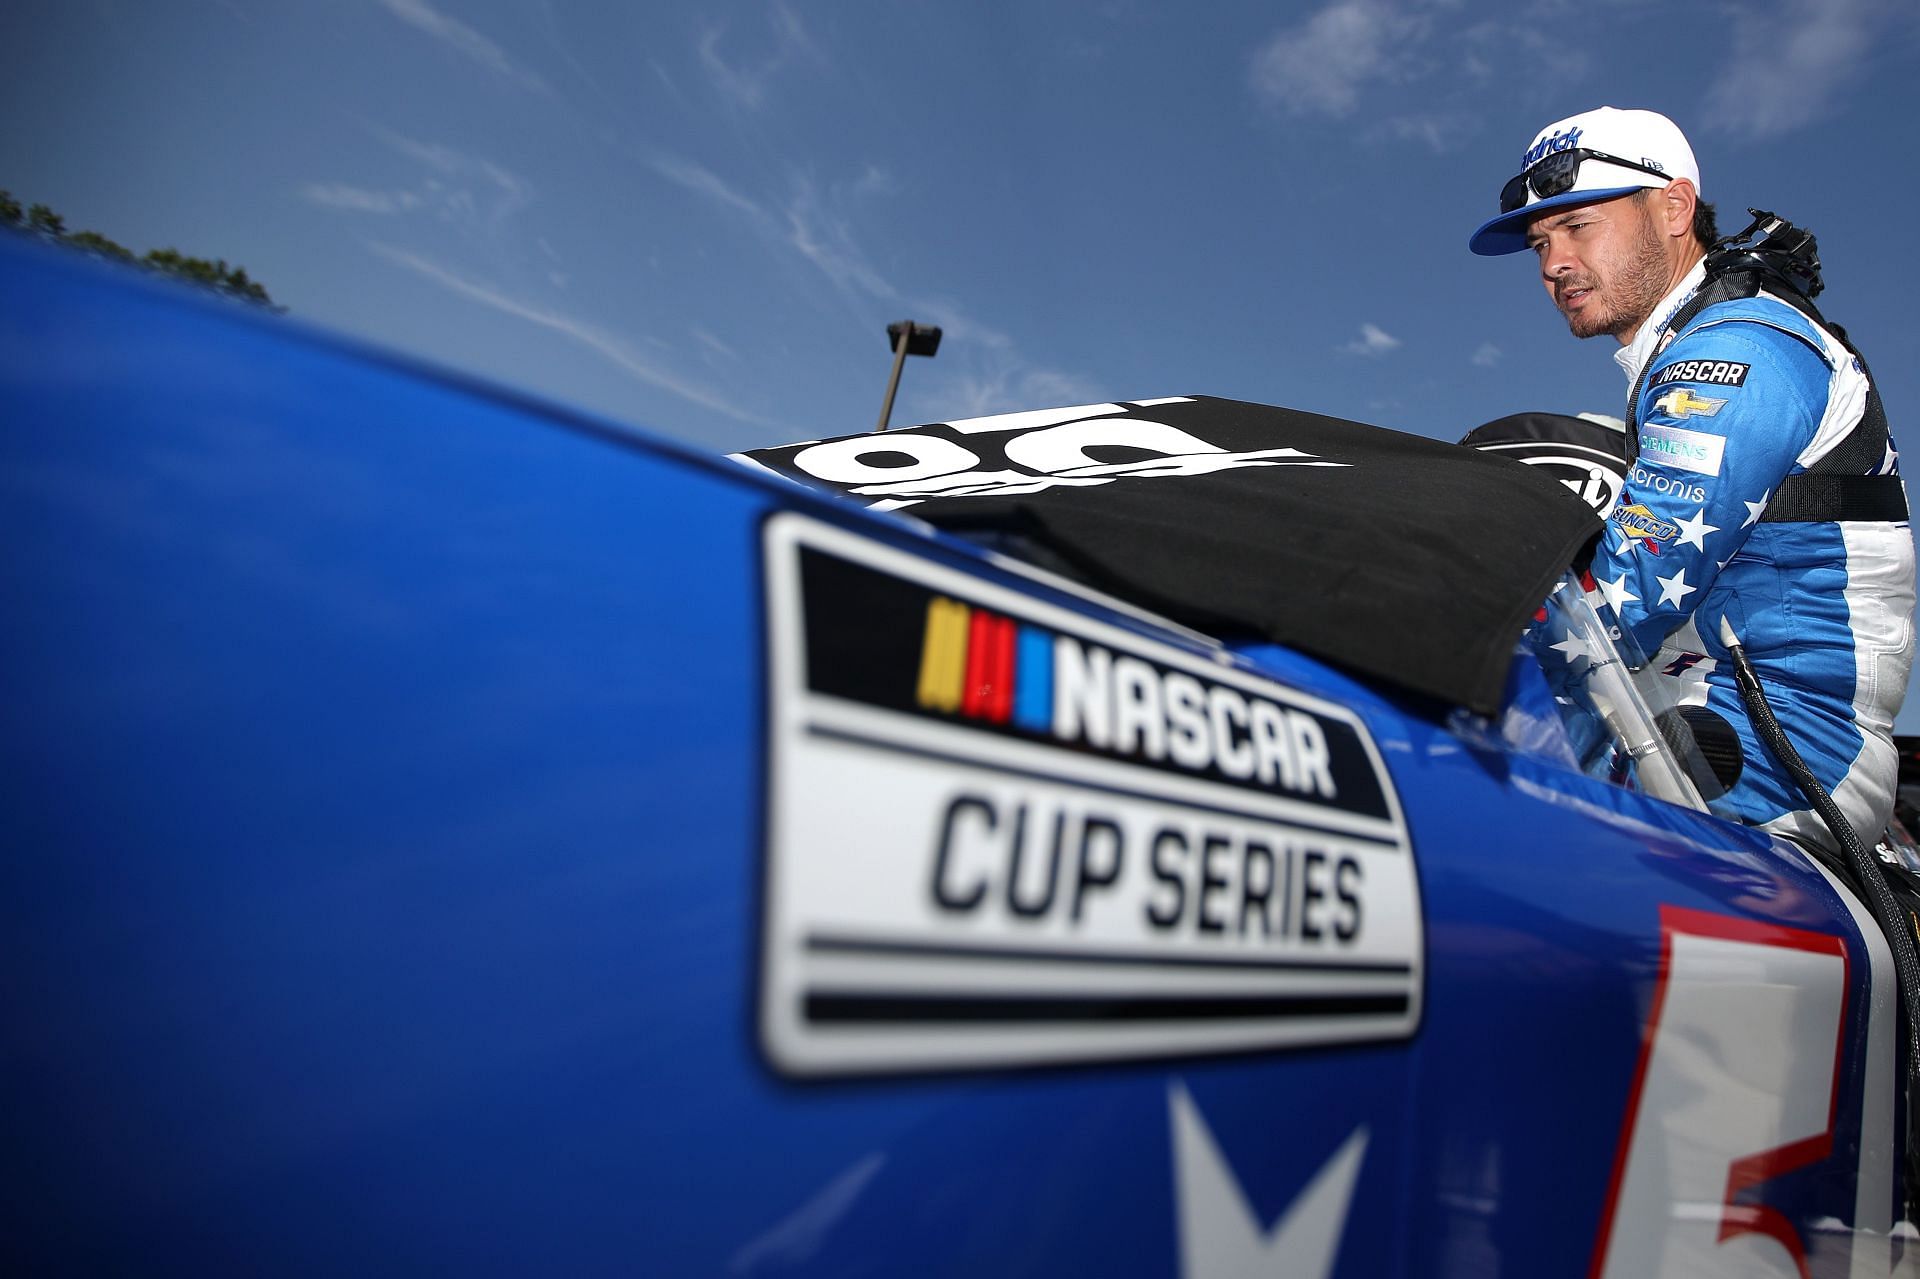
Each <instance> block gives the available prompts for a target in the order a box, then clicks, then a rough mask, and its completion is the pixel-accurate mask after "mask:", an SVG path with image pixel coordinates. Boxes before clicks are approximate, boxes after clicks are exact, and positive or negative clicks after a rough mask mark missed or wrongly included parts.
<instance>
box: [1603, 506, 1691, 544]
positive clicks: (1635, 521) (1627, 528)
mask: <svg viewBox="0 0 1920 1279" xmlns="http://www.w3.org/2000/svg"><path fill="white" fill-rule="evenodd" d="M1609 518H1610V519H1611V520H1612V521H1613V523H1614V524H1615V525H1617V526H1618V527H1619V529H1620V531H1621V532H1623V533H1625V534H1626V535H1627V536H1628V537H1629V538H1633V539H1636V540H1638V541H1643V542H1646V543H1647V549H1648V550H1649V551H1652V552H1653V553H1654V554H1656V555H1657V554H1659V553H1660V548H1659V546H1658V545H1655V543H1659V542H1671V541H1672V540H1673V538H1674V534H1676V533H1678V532H1679V531H1680V526H1679V525H1677V524H1675V523H1674V522H1673V521H1672V520H1663V519H1661V518H1660V517H1659V516H1658V515H1655V514H1654V513H1653V512H1652V511H1650V510H1648V509H1647V508H1646V507H1645V506H1642V505H1641V504H1640V503H1638V502H1635V503H1634V504H1633V505H1631V506H1622V507H1617V508H1615V510H1614V512H1613V514H1612V515H1611V516H1610V517H1609Z"/></svg>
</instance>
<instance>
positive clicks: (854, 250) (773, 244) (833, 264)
mask: <svg viewBox="0 0 1920 1279" xmlns="http://www.w3.org/2000/svg"><path fill="white" fill-rule="evenodd" d="M645 159H646V163H647V164H648V165H649V166H650V167H651V168H652V169H653V171H654V172H655V173H657V174H659V175H660V176H661V177H663V178H665V179H666V180H667V181H669V182H672V183H673V184H674V185H676V186H679V187H682V188H683V189H685V190H687V191H691V192H693V193H694V194H696V195H698V196H700V197H701V198H703V199H705V200H707V201H709V202H711V203H712V204H714V205H716V206H718V207H719V208H720V209H722V210H724V211H726V212H728V213H730V214H734V215H737V216H738V217H739V218H740V219H741V221H742V222H743V223H744V224H745V225H746V226H747V227H748V228H749V229H750V230H751V231H752V232H753V233H754V234H755V235H756V236H758V237H759V238H760V239H761V240H762V241H763V242H764V243H766V244H767V246H768V247H769V249H770V250H772V251H773V252H774V253H775V254H777V255H779V256H782V257H785V258H787V259H788V260H789V261H795V260H797V261H799V262H801V263H804V264H806V265H807V266H809V267H811V268H812V269H813V270H814V271H816V272H818V273H819V274H820V275H821V276H822V277H824V278H825V279H826V280H827V282H828V283H830V284H831V285H832V286H833V288H834V291H835V293H837V294H838V295H839V296H840V297H841V298H843V299H845V300H846V302H847V303H848V304H849V305H850V306H851V307H852V308H853V309H854V310H855V311H857V312H858V313H860V314H861V315H863V316H867V317H868V318H871V313H872V312H873V311H874V310H875V307H874V304H875V303H876V302H878V303H885V304H887V306H888V307H889V308H897V309H898V310H900V311H902V312H910V313H911V315H912V318H913V319H916V320H919V321H921V322H923V323H928V324H937V325H939V326H940V327H941V329H942V330H944V332H945V345H943V346H942V347H941V349H940V357H939V359H938V360H936V361H935V364H936V365H937V368H935V369H933V370H929V371H927V372H926V373H925V374H924V375H916V385H917V386H928V387H930V388H931V390H929V391H927V392H925V393H916V394H915V396H914V402H915V403H917V404H919V405H920V406H922V410H921V411H928V406H932V410H936V411H938V412H939V413H940V414H942V415H943V416H946V417H978V416H982V415H984V414H987V413H994V412H1004V411H1006V410H1008V409H1015V408H1032V407H1033V406H1034V405H1036V404H1070V403H1076V402H1081V401H1085V400H1090V399H1098V398H1099V393H1098V392H1097V391H1096V390H1095V389H1093V388H1092V387H1091V384H1090V383H1088V382H1087V381H1086V379H1084V378H1081V377H1079V376H1077V375H1074V374H1071V373H1065V372H1062V371H1060V370H1057V369H1051V368H1046V367H1043V366H1041V365H1038V364H1035V363H1034V362H1033V361H1031V360H1028V359H1026V358H1025V357H1024V356H1022V355H1021V353H1020V351H1019V349H1018V346H1017V344H1016V343H1015V342H1014V340H1013V338H1012V337H1011V336H1009V335H1008V334H1006V333H1005V332H1003V331H1001V330H999V329H997V328H994V327H993V326H991V325H988V324H983V323H981V322H980V321H978V320H976V319H974V318H973V317H972V316H971V315H969V314H968V313H967V312H966V310H965V309H964V308H963V307H961V306H959V305H958V304H956V303H954V302H951V301H948V300H946V299H943V298H939V297H933V296H928V295H926V294H924V293H918V292H910V291H908V290H904V289H902V288H900V287H899V286H898V285H896V284H895V283H894V281H893V280H892V279H891V278H890V277H889V276H888V275H887V274H886V273H885V272H884V271H882V270H881V269H880V268H879V267H878V266H877V265H875V263H874V261H873V259H872V257H871V256H870V255H869V254H868V252H867V250H866V248H865V247H864V245H863V243H862V237H861V235H860V233H859V231H858V229H857V226H856V223H857V221H858V220H859V210H861V209H862V208H864V207H867V206H868V205H869V203H870V202H871V201H872V200H874V199H876V198H879V197H882V196H885V195H888V194H890V193H891V192H892V191H893V181H892V179H891V178H890V177H889V176H888V175H887V173H886V172H885V171H884V170H881V169H879V168H876V167H875V166H872V165H868V166H866V167H865V168H863V169H862V170H861V171H860V172H859V173H858V174H857V175H855V176H854V177H853V178H852V179H850V180H848V181H844V182H832V183H822V182H820V181H819V180H817V179H816V178H815V177H813V176H812V175H810V174H808V173H805V172H802V171H800V170H797V169H794V170H789V171H788V173H787V192H786V194H785V196H784V198H782V199H779V200H777V201H772V202H768V203H762V202H760V201H758V200H755V199H753V198H752V197H750V196H748V195H746V194H744V193H742V192H741V191H740V189H739V188H738V187H736V186H734V185H733V184H732V183H729V182H728V181H726V180H725V179H723V178H722V177H720V175H718V174H716V173H714V172H713V171H712V170H710V169H708V168H706V167H705V166H704V165H701V164H698V163H696V162H694V161H692V160H688V159H686V158H684V157H681V156H675V155H671V154H667V153H664V152H654V153H652V154H650V155H648V156H646V157H645ZM886 318H889V319H892V318H895V317H894V316H892V315H888V316H887V317H886ZM694 336H695V338H696V339H697V340H698V339H701V338H702V335H701V334H700V333H698V332H696V333H695V335H694Z"/></svg>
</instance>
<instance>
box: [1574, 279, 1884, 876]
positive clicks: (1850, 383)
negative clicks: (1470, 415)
mask: <svg viewBox="0 0 1920 1279" xmlns="http://www.w3.org/2000/svg"><path fill="white" fill-rule="evenodd" d="M1704 280H1705V269H1704V264H1700V265H1696V266H1695V267H1694V269H1693V272H1692V274H1690V275H1689V276H1688V277H1687V278H1686V279H1685V280H1683V281H1682V282H1681V283H1680V285H1679V286H1678V287H1676V289H1675V290H1674V291H1673V292H1672V293H1671V294H1669V295H1668V296H1667V297H1666V298H1665V299H1663V300H1662V302H1661V303H1660V305H1659V306H1658V307H1656V308H1655V310H1654V312H1653V314H1652V316H1650V317H1649V318H1648V320H1647V322H1646V324H1644V325H1643V326H1642V327H1641V329H1640V331H1639V332H1638V333H1637V334H1635V336H1634V340H1633V342H1632V343H1631V344H1629V345H1628V346H1626V347H1625V348H1623V349H1622V350H1621V351H1620V352H1619V353H1617V354H1616V356H1615V359H1616V360H1618V361H1619V362H1620V364H1621V366H1622V367H1623V368H1624V369H1625V370H1626V372H1627V376H1628V379H1629V380H1630V381H1631V382H1634V383H1635V384H1636V385H1637V386H1638V388H1639V391H1638V394H1637V396H1636V397H1635V398H1634V402H1633V403H1631V404H1630V405H1629V406H1628V408H1629V412H1630V417H1629V422H1630V423H1632V424H1637V440H1636V441H1635V442H1637V444H1638V456H1637V457H1636V458H1635V459H1634V462H1633V464H1632V466H1631V467H1630V468H1629V470H1628V474H1627V482H1626V487H1625V489H1624V490H1623V491H1622V492H1621V495H1620V499H1619V501H1618V502H1617V503H1616V504H1615V506H1614V508H1613V511H1612V513H1611V514H1610V515H1609V516H1608V519H1607V531H1606V533H1605V535H1604V536H1603V537H1602V538H1601V543H1600V548H1599V550H1598V551H1597V552H1596V555H1595V559H1594V564H1593V575H1594V577H1595V579H1596V580H1597V581H1598V582H1599V584H1600V586H1601V588H1602V589H1603V590H1605V591H1606V593H1607V596H1608V599H1609V601H1610V602H1611V603H1612V604H1613V606H1614V609H1615V611H1616V612H1617V613H1618V615H1619V617H1620V620H1621V623H1622V624H1623V626H1625V627H1626V628H1627V630H1629V631H1630V632H1631V633H1632V635H1633V638H1634V639H1635V640H1636V641H1638V643H1639V646H1640V648H1641V650H1642V651H1643V652H1645V653H1648V654H1652V655H1653V656H1652V659H1651V662H1650V669H1652V670H1654V671H1656V672H1658V675H1659V676H1660V677H1661V678H1662V679H1664V680H1668V681H1671V685H1670V687H1669V691H1670V692H1671V693H1672V694H1673V699H1674V701H1675V702H1677V703H1678V704H1680V705H1683V706H1701V705H1704V706H1705V707H1707V708H1708V709H1709V710H1711V711H1713V712H1715V713H1716V714H1718V715H1719V716H1721V717H1722V718H1723V719H1725V720H1726V721H1727V722H1728V723H1729V724H1731V725H1733V727H1734V729H1735V731H1736V732H1737V734H1738V736H1739V741H1740V749H1741V754H1742V756H1743V763H1744V767H1743V771H1742V773H1741V776H1740V778H1739V780H1738V782H1737V783H1736V784H1735V785H1734V786H1733V788H1732V789H1731V790H1729V791H1728V792H1727V793H1726V794H1725V795H1724V796H1721V797H1719V798H1718V799H1715V800H1713V801H1712V802H1711V807H1712V808H1713V809H1714V811H1716V812H1718V813H1720V814H1721V815H1722V816H1726V817H1731V818H1734V819H1736V820H1739V821H1744V822H1748V823H1752V824H1755V825H1765V826H1767V827H1769V828H1770V829H1773V830H1776V831H1779V832H1781V833H1784V834H1792V835H1797V836H1800V837H1803V838H1807V839H1811V840H1813V841H1815V842H1818V843H1821V844H1825V845H1828V846H1832V845H1833V843H1834V841H1833V837H1832V836H1831V835H1830V834H1829V833H1828V832H1827V829H1826V827H1825V824H1824V823H1822V822H1821V821H1820V819H1819V818H1818V816H1817V815H1815V814H1814V813H1812V812H1811V811H1807V809H1806V803H1805V801H1804V800H1803V799H1802V798H1801V796H1800V794H1799V792H1798V790H1797V789H1796V788H1795V786H1794V784H1793V780H1792V778H1791V776H1790V775H1789V774H1788V773H1787V770H1786V768H1785V767H1784V766H1783V765H1782V764H1781V763H1780V762H1779V761H1778V760H1777V759H1776V758H1775V757H1774V754H1773V752H1772V751H1771V750H1769V749H1768V748H1767V746H1766V745H1765V744H1764V743H1763V742H1761V741H1760V740H1759V738H1758V736H1757V734H1756V733H1755V731H1754V729H1753V726H1752V724H1751V723H1750V722H1749V720H1748V718H1747V714H1746V711H1745V710H1744V708H1743V707H1742V705H1741V702H1740V696H1739V693H1738V691H1737V689H1736V688H1735V685H1734V678H1733V667H1732V663H1731V661H1730V660H1729V659H1728V657H1727V652H1726V648H1725V646H1724V645H1723V644H1722V642H1721V638H1720V621H1721V618H1722V617H1725V618H1727V619H1729V620H1730V621H1731V622H1732V624H1733V628H1734V631H1735V632H1736V633H1737V635H1738V636H1739V638H1740V640H1741V642H1742V643H1743V644H1744V645H1745V647H1746V650H1747V654H1748V657H1749V658H1750V659H1751V661H1752V662H1753V665H1754V667H1755V670H1756V672H1757V674H1758V675H1759V677H1760V681H1761V684H1762V685H1763V686H1764V687H1765V688H1766V690H1767V695H1768V699H1769V700H1770V701H1771V703H1772V705H1773V708H1774V713H1775V714H1776V715H1777V716H1778V718H1779V720H1780V723H1781V725H1782V727H1783V728H1784V729H1785V730H1786V732H1787V735H1788V737H1789V738H1791V739H1792V741H1793V744H1794V746H1795V747H1796V748H1797V749H1798V750H1799V752H1800V755H1801V757H1802V758H1803V759H1804V760H1805V761H1806V762H1807V764H1808V766H1809V767H1810V768H1811V769H1812V770H1813V773H1814V775H1815V776H1816V777H1818V778H1819V779H1820V781H1821V782H1822V784H1823V785H1825V786H1826V787H1827V788H1828V790H1829V791H1831V792H1832V793H1833V796H1834V799H1835V800H1836V801H1837V802H1838V804H1839V806H1840V809H1841V811H1842V812H1843V813H1845V814H1846V816H1847V819H1848V821H1850V822H1851V823H1852V824H1853V825H1854V828H1855V829H1856V830H1857V831H1858V832H1859V834H1860V836H1861V838H1862V839H1863V840H1864V841H1865V842H1867V843H1868V844H1869V845H1871V843H1872V842H1873V840H1874V838H1875V837H1876V836H1877V835H1878V834H1879V832H1880V830H1881V829H1882V828H1883V827H1884V826H1885V825H1886V821H1887V816H1888V813H1889V812H1890V811H1891V809H1892V805H1893V794H1894V785H1895V781H1896V775H1897V772H1898V767H1897V759H1896V756H1895V752H1894V747H1893V740H1892V729H1893V718H1894V715H1895V714H1896V712H1898V710H1899V709H1900V703H1901V701H1902V699H1903V698H1904V697H1905V694H1906V687H1907V676H1908V672H1909V668H1910V667H1911V666H1912V661H1913V627H1912V613H1913V605H1914V549H1913V539H1912V536H1911V534H1910V532H1909V529H1908V525H1907V523H1906V517H1905V505H1904V500H1903V499H1902V498H1901V494H1900V493H1899V491H1898V486H1899V481H1898V480H1897V479H1895V480H1891V481H1876V482H1874V483H1875V484H1877V486H1878V489H1879V491H1880V493H1881V495H1882V496H1887V495H1888V494H1887V492H1886V490H1887V488H1888V486H1889V485H1891V486H1892V488H1893V490H1894V491H1893V492H1892V493H1891V497H1892V499H1893V502H1894V504H1897V505H1898V507H1899V510H1898V512H1897V514H1895V516H1894V517H1893V518H1886V517H1884V515H1885V514H1887V513H1883V517H1882V518H1873V519H1855V518H1847V519H1834V518H1806V516H1805V515H1804V513H1802V514H1801V515H1800V517H1799V518H1797V519H1794V520H1792V522H1781V521H1782V520H1783V518H1784V517H1785V516H1792V515H1794V514H1795V511H1794V510H1793V509H1792V507H1793V506H1794V505H1795V504H1796V503H1797V504H1798V505H1800V506H1801V507H1802V508H1804V506H1805V504H1804V501H1802V500H1801V495H1804V493H1805V492H1807V491H1808V490H1809V489H1810V488H1816V487H1817V484H1816V485H1810V484H1809V483H1808V482H1806V481H1797V482H1796V483H1795V484H1790V485H1787V490H1788V491H1790V492H1793V493H1794V494H1795V495H1796V503H1787V502H1780V503H1776V504H1775V507H1776V509H1775V510H1774V511H1773V513H1772V518H1769V504H1770V503H1771V502H1774V499H1775V498H1776V496H1777V495H1780V494H1781V493H1782V492H1783V489H1782V482H1783V481H1785V480H1787V478H1788V477H1789V476H1793V475H1798V474H1802V473H1804V472H1806V471H1807V470H1808V469H1809V468H1810V467H1818V466H1819V465H1820V463H1821V461H1822V459H1823V458H1826V457H1827V456H1828V455H1829V454H1832V453H1834V451H1835V449H1836V448H1838V447H1840V446H1841V445H1842V443H1843V441H1846V440H1847V439H1848V437H1849V436H1850V435H1852V434H1853V432H1854V430H1855V428H1856V427H1857V426H1858V425H1859V424H1860V423H1861V421H1862V417H1863V414H1864V413H1866V410H1867V404H1868V378H1867V373H1866V370H1865V368H1864V367H1863V365H1862V364H1861V362H1860V360H1859V359H1857V358H1856V357H1855V356H1854V355H1853V353H1852V352H1851V351H1850V350H1849V349H1848V348H1847V347H1846V346H1845V345H1844V344H1843V343H1842V342H1841V341H1840V340H1839V339H1838V338H1837V337H1835V336H1834V335H1833V334H1832V333H1830V332H1828V331H1827V330H1826V329H1825V328H1823V327H1821V326H1820V325H1818V324H1816V323H1814V321H1813V320H1812V319H1810V318H1809V317H1808V316H1806V315H1804V314H1802V313H1801V311H1799V310H1798V309H1796V308H1795V307H1793V306H1792V305H1790V304H1788V303H1787V302H1785V301H1783V300H1781V299H1780V298H1778V297H1774V296H1771V295H1770V294H1768V293H1766V292H1764V291H1762V292H1759V293H1757V294H1755V295H1754V296H1751V297H1745V298H1738V299H1733V300H1727V301H1720V302H1715V303H1713V304H1711V305H1708V306H1706V307H1705V308H1704V309H1702V310H1699V311H1698V313H1697V314H1695V315H1693V316H1692V317H1691V318H1690V319H1686V320H1685V322H1684V324H1682V325H1681V326H1679V331H1678V332H1668V330H1669V328H1670V327H1671V325H1670V321H1671V320H1672V319H1673V317H1674V316H1675V315H1676V313H1678V312H1680V311H1681V310H1682V308H1683V306H1684V305H1685V304H1686V303H1687V302H1688V301H1689V300H1690V299H1691V298H1692V296H1693V294H1694V293H1695V291H1696V290H1698V289H1700V287H1701V286H1702V284H1703V282H1704ZM1649 366H1650V367H1649ZM1643 372H1644V374H1645V376H1644V377H1643V376H1642V374H1643ZM1630 429H1633V428H1632V427H1631V426H1630ZM1876 451H1878V452H1879V453H1880V456H1879V458H1878V460H1877V462H1871V461H1870V462H1868V463H1867V465H1866V466H1864V467H1863V468H1862V469H1861V472H1860V473H1862V474H1873V475H1887V476H1896V477H1897V476H1898V474H1899V466H1898V458H1897V456H1896V454H1895V451H1894V448H1893V444H1892V439H1891V436H1888V437H1887V442H1886V445H1885V448H1884V450H1876ZM1857 454H1858V448H1857V441H1856V445H1855V446H1853V447H1851V448H1850V450H1849V452H1848V453H1845V454H1841V455H1837V456H1853V455H1857ZM1824 469H1825V468H1823V470H1824ZM1816 505H1818V503H1816ZM1849 513H1850V514H1857V513H1858V512H1857V511H1850V512H1849Z"/></svg>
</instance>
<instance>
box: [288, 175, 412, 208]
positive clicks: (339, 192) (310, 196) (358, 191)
mask: <svg viewBox="0 0 1920 1279" xmlns="http://www.w3.org/2000/svg"><path fill="white" fill-rule="evenodd" d="M300 195H301V198H303V199H305V200H306V201H308V202H309V203H311V204H318V205H321V206H322V207H324V208H329V209H345V210H347V211H348V212H350V213H380V214H393V213H406V212H408V211H410V210H413V209H417V208H419V207H420V203H421V199H420V196H418V195H417V194H415V193H414V192H412V191H369V190H366V189H365V188H363V187H356V186H348V185H347V184H346V183H344V182H309V183H307V185H305V186H304V187H301V188H300Z"/></svg>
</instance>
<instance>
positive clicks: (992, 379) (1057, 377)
mask: <svg viewBox="0 0 1920 1279" xmlns="http://www.w3.org/2000/svg"><path fill="white" fill-rule="evenodd" d="M942 354H945V349H944V348H943V349H942ZM956 354H958V353H957V352H956ZM963 359H965V361H966V362H965V364H964V365H950V366H949V367H948V368H947V369H943V370H941V371H940V373H941V375H940V376H935V377H930V378H929V379H928V380H929V382H930V383H931V388H932V389H931V390H929V391H928V392H926V393H925V394H923V395H920V396H919V397H917V400H916V402H917V403H919V404H922V405H926V406H928V409H927V412H925V413H924V414H922V416H924V417H927V418H928V419H929V420H933V421H941V422H951V421H955V420H957V419H960V418H969V417H989V416H991V415H993V414H995V413H1011V412H1015V411H1017V410H1021V409H1031V408H1035V407H1039V406H1051V405H1055V404H1089V403H1093V402H1096V401H1098V400H1099V399H1100V398H1101V396H1102V392H1101V391H1100V389H1099V388H1098V387H1096V386H1095V385H1094V384H1093V383H1092V382H1090V381H1088V380H1087V379H1086V378H1082V377H1077V376H1075V375H1073V374H1071V373H1062V372H1060V371H1059V370H1057V369H1045V368H1036V367H1034V366H1032V365H1029V364H1027V363H1025V362H1024V361H1022V360H1020V359H1019V358H1018V357H1017V356H1015V355H1014V354H1013V353H1012V352H1011V351H1007V350H994V349H991V348H989V349H987V350H985V351H979V350H976V351H975V352H973V353H972V355H971V357H970V358H969V357H963Z"/></svg>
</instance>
